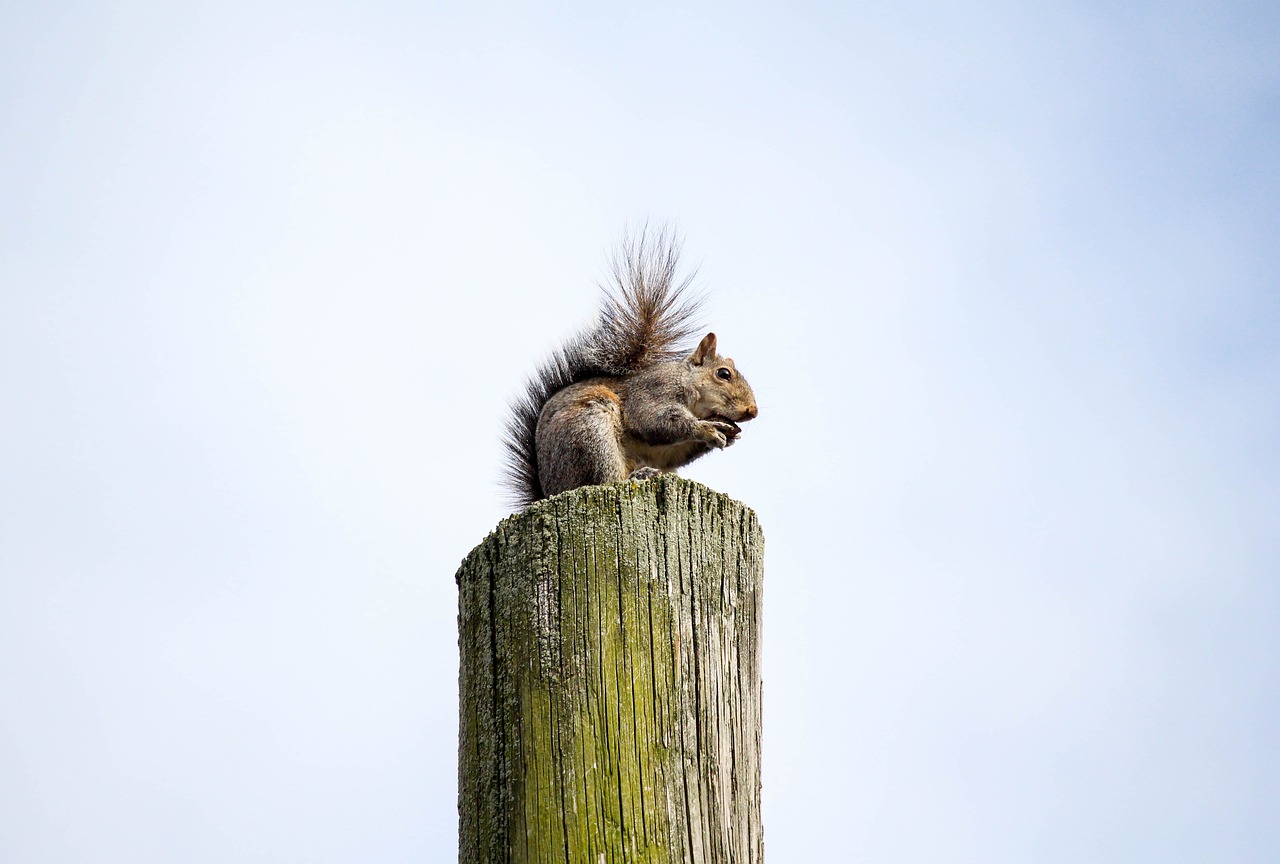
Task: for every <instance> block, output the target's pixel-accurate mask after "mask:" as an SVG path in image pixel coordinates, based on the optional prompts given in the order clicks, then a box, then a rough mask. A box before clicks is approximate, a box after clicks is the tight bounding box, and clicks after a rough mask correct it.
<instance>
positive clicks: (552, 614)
mask: <svg viewBox="0 0 1280 864" xmlns="http://www.w3.org/2000/svg"><path fill="white" fill-rule="evenodd" d="M763 548H764V538H763V535H762V534H761V531H760V525H759V522H758V521H757V520H756V516H755V514H754V513H753V512H752V511H751V510H749V509H747V508H746V507H744V506H743V505H742V504H739V503H738V502H736V501H734V500H732V499H731V498H728V497H726V496H724V495H721V494H719V493H718V492H714V491H712V490H710V489H708V488H706V487H705V486H701V485H699V484H697V483H693V482H690V481H687V480H681V479H679V478H677V477H671V476H667V477H663V478H660V479H658V480H653V481H648V482H643V483H618V484H613V485H610V486H589V487H584V488H581V489H575V490H573V491H571V492H567V493H565V494H563V495H558V496H556V497H554V498H552V499H549V500H547V501H542V502H539V503H537V504H535V505H534V506H533V507H531V508H529V509H528V510H527V511H525V512H524V513H521V514H519V515H516V516H512V517H510V518H509V519H506V520H505V521H503V522H502V523H501V524H500V525H499V526H498V527H497V528H496V529H495V530H494V531H493V533H492V534H490V535H489V536H488V537H487V538H486V539H485V541H484V542H483V543H481V544H480V545H479V546H477V547H476V548H475V549H474V550H473V551H472V552H471V554H470V555H468V556H467V559H466V560H465V561H463V563H462V567H461V568H460V569H459V570H458V577H457V579H458V589H459V614H458V631H459V645H460V648H461V655H462V657H461V671H460V675H459V689H460V700H459V701H460V715H461V736H460V737H461V742H460V747H459V759H458V763H459V768H458V775H459V776H458V815H459V829H458V833H459V861H460V862H461V864H497V862H503V864H507V862H514V864H526V862H530V864H532V862H555V864H624V862H645V864H658V862H672V864H677V862H678V864H728V862H734V864H759V862H761V861H762V860H763V854H764V850H763V840H762V834H761V827H760V595H761V583H762V578H763Z"/></svg>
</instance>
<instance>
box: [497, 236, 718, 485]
mask: <svg viewBox="0 0 1280 864" xmlns="http://www.w3.org/2000/svg"><path fill="white" fill-rule="evenodd" d="M680 245H681V244H680V239H679V237H678V236H676V234H675V233H674V231H673V230H671V229H670V228H661V229H659V230H657V231H656V232H655V231H650V230H649V228H648V226H645V227H642V228H641V229H640V230H639V231H638V232H636V233H634V234H626V235H624V236H623V238H622V242H621V243H620V244H619V245H618V249H617V251H615V252H614V255H613V258H612V260H611V266H610V270H609V275H610V277H611V278H610V282H609V283H608V284H607V285H602V286H601V289H602V291H603V297H602V299H601V307H600V320H599V321H598V322H597V323H596V325H595V326H594V327H592V328H590V329H588V330H586V331H584V332H582V333H579V334H578V335H577V336H574V337H573V338H571V339H570V340H569V341H568V342H567V343H566V344H565V345H563V346H561V347H560V348H558V349H556V351H554V352H553V353H552V354H551V356H550V357H548V358H547V359H546V360H545V361H544V362H543V363H542V364H541V365H540V366H539V367H538V369H537V371H536V372H535V373H534V375H533V377H531V378H530V379H529V380H528V382H527V383H526V385H525V389H524V392H523V393H521V394H520V395H519V396H517V397H516V398H515V399H513V400H512V402H511V416H510V417H509V418H508V419H507V425H506V430H505V433H504V434H503V444H504V445H505V446H506V450H507V465H506V471H505V478H504V482H505V484H506V486H507V488H508V490H509V492H510V495H511V498H512V500H513V502H514V503H515V504H517V505H518V506H520V507H525V506H528V505H529V504H532V503H533V502H534V501H537V500H539V499H540V498H543V497H545V496H544V494H543V491H542V484H541V483H539V481H538V451H537V442H536V440H535V436H536V433H537V429H538V415H539V414H541V413H542V407H543V406H544V405H546V404H547V400H548V399H550V398H551V397H552V396H553V395H554V394H555V393H557V392H558V391H560V390H563V389H564V388H565V387H568V386H569V385H570V384H576V383H577V382H579V381H585V380H587V379H588V378H598V377H602V376H611V377H619V376H624V375H629V374H631V373H633V372H635V371H637V370H639V369H644V368H646V367H648V366H651V365H653V364H654V363H659V362H661V361H664V360H673V359H677V358H679V357H682V356H684V355H685V354H687V353H689V351H691V350H692V346H691V345H688V344H687V343H688V341H689V340H690V339H691V337H693V336H694V335H695V334H696V333H697V332H698V321H697V314H698V307H699V305H700V304H701V298H700V297H698V296H696V295H693V294H691V293H690V285H691V284H692V283H693V279H694V276H695V275H696V274H695V273H689V274H687V275H684V276H681V275H680V268H679V259H680Z"/></svg>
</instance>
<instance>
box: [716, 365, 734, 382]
mask: <svg viewBox="0 0 1280 864" xmlns="http://www.w3.org/2000/svg"><path fill="white" fill-rule="evenodd" d="M716 377H717V378H719V379H720V380H721V381H732V380H733V372H731V371H729V367H728V366H721V367H720V368H719V369H717V370H716Z"/></svg>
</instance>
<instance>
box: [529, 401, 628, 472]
mask: <svg viewBox="0 0 1280 864" xmlns="http://www.w3.org/2000/svg"><path fill="white" fill-rule="evenodd" d="M621 436H622V403H621V402H620V401H619V399H618V395H617V394H616V393H615V392H614V391H613V390H612V389H610V388H609V387H607V386H604V385H603V384H592V383H591V382H584V383H582V384H575V385H573V386H571V387H566V388H565V389H564V390H561V391H560V392H559V393H557V394H555V395H554V396H552V397H551V399H549V400H548V401H547V404H546V406H545V407H544V408H543V409H542V415H541V416H540V417H539V418H538V432H537V444H538V478H539V480H540V482H541V483H542V491H543V493H544V494H546V495H555V494H557V493H559V492H565V491H567V490H569V489H576V488H578V487H579V486H593V485H596V484H599V483H613V482H616V481H618V480H625V479H626V478H627V467H626V461H625V459H624V458H623V454H622V447H621V445H620V443H619V441H620V439H621Z"/></svg>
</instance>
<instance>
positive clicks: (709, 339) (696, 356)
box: [689, 333, 716, 366]
mask: <svg viewBox="0 0 1280 864" xmlns="http://www.w3.org/2000/svg"><path fill="white" fill-rule="evenodd" d="M715 356H716V334H714V333H708V334H707V335H706V336H703V337H702V341H701V342H699V343H698V347H697V348H694V349H693V353H692V354H690V355H689V362H691V363H692V364H693V365H694V366H701V365H702V364H703V363H706V362H707V361H708V360H710V359H711V358H712V357H715Z"/></svg>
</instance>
